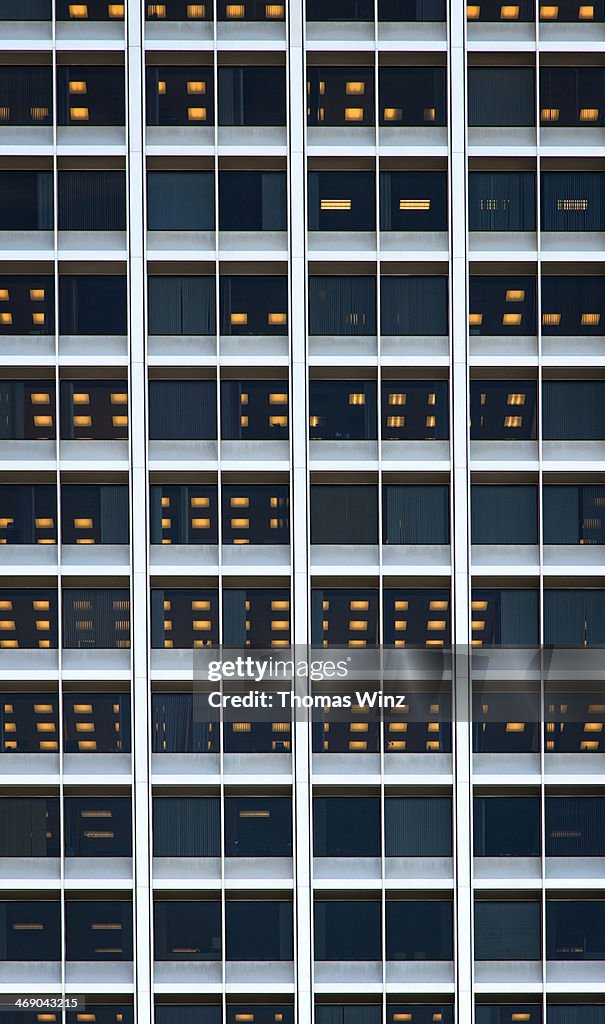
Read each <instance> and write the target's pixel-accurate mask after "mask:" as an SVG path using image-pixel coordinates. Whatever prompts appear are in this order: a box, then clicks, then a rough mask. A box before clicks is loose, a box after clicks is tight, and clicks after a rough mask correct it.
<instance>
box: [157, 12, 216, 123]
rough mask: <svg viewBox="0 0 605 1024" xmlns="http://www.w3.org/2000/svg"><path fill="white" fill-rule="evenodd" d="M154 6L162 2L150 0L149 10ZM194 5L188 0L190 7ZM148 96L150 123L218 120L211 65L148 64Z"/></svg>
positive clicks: (211, 121)
mask: <svg viewBox="0 0 605 1024" xmlns="http://www.w3.org/2000/svg"><path fill="white" fill-rule="evenodd" d="M150 6H154V7H158V6H160V5H158V4H153V5H150V4H148V5H147V10H148V12H149V7H150ZM162 6H163V5H162ZM193 6H194V5H192V4H187V9H189V7H193ZM195 6H196V7H197V6H200V5H198V4H196V5H195ZM201 6H207V5H204V4H202V5H201ZM148 17H149V14H148ZM145 98H146V103H145V108H146V111H147V124H148V125H152V126H162V127H174V126H181V125H191V126H198V127H203V126H204V125H213V124H214V81H213V74H212V68H211V67H209V66H208V65H197V66H196V65H188V66H187V67H181V68H179V67H174V66H173V65H171V64H165V65H162V66H161V67H158V66H155V65H154V66H151V67H147V68H146V97H145Z"/></svg>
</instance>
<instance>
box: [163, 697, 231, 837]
mask: <svg viewBox="0 0 605 1024" xmlns="http://www.w3.org/2000/svg"><path fill="white" fill-rule="evenodd" d="M203 705H205V707H203ZM151 713H152V718H153V724H152V733H151V744H152V747H151V749H152V751H153V753H154V754H175V753H184V754H206V753H212V752H214V751H217V750H218V745H219V727H218V723H217V722H209V721H207V719H208V717H209V716H208V705H207V703H206V701H205V699H204V698H203V695H202V694H193V693H152V695H151ZM158 856H160V855H159V854H158Z"/></svg>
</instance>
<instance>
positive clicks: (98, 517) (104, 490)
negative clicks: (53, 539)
mask: <svg viewBox="0 0 605 1024" xmlns="http://www.w3.org/2000/svg"><path fill="white" fill-rule="evenodd" d="M128 515H129V511H128V485H127V484H64V485H63V487H62V488H61V541H62V543H63V544H128V540H129V523H128Z"/></svg>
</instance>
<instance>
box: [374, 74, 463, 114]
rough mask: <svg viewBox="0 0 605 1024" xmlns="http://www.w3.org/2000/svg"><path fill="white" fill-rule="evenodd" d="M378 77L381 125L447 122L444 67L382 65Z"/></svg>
mask: <svg viewBox="0 0 605 1024" xmlns="http://www.w3.org/2000/svg"><path fill="white" fill-rule="evenodd" d="M378 81H379V94H380V125H381V126H382V127H386V128H403V127H405V128H409V127H425V128H435V127H438V126H441V125H445V124H447V108H446V95H445V68H421V67H401V68H394V67H382V68H380V69H379V72H378Z"/></svg>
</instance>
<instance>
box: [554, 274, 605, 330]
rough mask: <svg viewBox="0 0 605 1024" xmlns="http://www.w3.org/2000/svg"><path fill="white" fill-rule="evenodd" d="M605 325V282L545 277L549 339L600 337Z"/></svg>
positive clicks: (596, 279) (577, 278)
mask: <svg viewBox="0 0 605 1024" xmlns="http://www.w3.org/2000/svg"><path fill="white" fill-rule="evenodd" d="M603 323H605V278H603V277H587V276H584V275H583V276H582V277H542V332H543V334H544V335H545V337H546V336H547V337H557V336H558V337H561V336H566V335H572V336H576V337H600V336H601V335H602V334H603V326H602V325H603Z"/></svg>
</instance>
